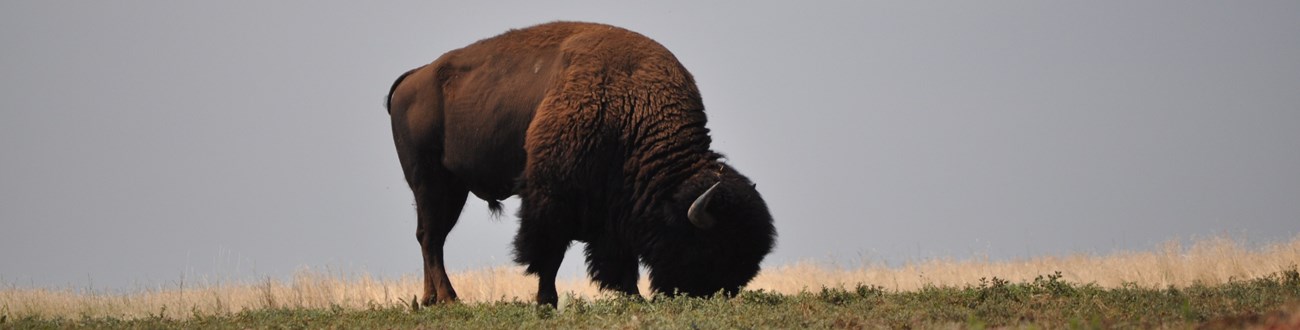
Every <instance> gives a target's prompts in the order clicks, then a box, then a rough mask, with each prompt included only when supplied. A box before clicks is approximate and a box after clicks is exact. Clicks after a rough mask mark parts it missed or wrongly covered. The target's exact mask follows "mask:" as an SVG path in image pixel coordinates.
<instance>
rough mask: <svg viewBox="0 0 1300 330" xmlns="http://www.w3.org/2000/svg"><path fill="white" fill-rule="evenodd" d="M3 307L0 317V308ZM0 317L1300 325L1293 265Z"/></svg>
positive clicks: (291, 323) (223, 322) (439, 324)
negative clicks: (1243, 273) (1144, 278)
mask: <svg viewBox="0 0 1300 330" xmlns="http://www.w3.org/2000/svg"><path fill="white" fill-rule="evenodd" d="M0 315H3V313H0ZM158 315H160V316H154V317H145V318H137V319H130V320H126V319H117V318H90V317H87V318H81V319H67V318H49V319H45V318H37V317H25V318H22V319H5V320H3V321H0V328H10V327H13V328H81V327H86V328H105V327H111V328H226V329H244V328H509V329H514V328H656V329H657V328H737V327H738V328H771V327H775V328H804V327H813V328H882V327H883V328H908V327H925V328H932V327H948V326H957V327H975V328H981V327H999V326H1039V327H1049V328H1058V327H1072V328H1074V327H1084V328H1098V327H1122V328H1132V327H1138V328H1152V327H1189V326H1197V325H1206V326H1210V327H1216V328H1217V327H1230V328H1238V327H1242V326H1247V325H1270V324H1271V325H1288V326H1290V327H1300V273H1297V271H1296V270H1295V268H1292V269H1291V270H1287V271H1283V272H1279V273H1274V274H1271V275H1268V276H1264V277H1261V278H1257V279H1251V280H1233V281H1228V282H1227V283H1223V284H1217V285H1200V284H1194V285H1191V286H1187V287H1183V288H1177V287H1172V286H1171V287H1169V288H1165V289H1157V288H1143V287H1139V286H1137V285H1125V286H1121V287H1118V288H1103V287H1100V286H1097V285H1092V284H1086V285H1085V284H1076V283H1068V282H1065V281H1062V280H1061V275H1060V273H1055V274H1050V275H1046V276H1039V277H1037V278H1036V279H1034V280H1032V281H1026V282H1018V283H1011V282H1008V281H1005V280H1002V279H998V278H992V279H987V280H981V281H980V282H979V283H978V284H975V285H966V286H962V287H935V286H928V287H924V288H922V289H920V290H915V291H902V292H894V291H889V290H886V289H884V288H882V287H879V286H863V285H859V286H855V287H850V288H822V289H820V290H815V291H811V292H808V291H805V292H801V293H797V294H780V293H772V292H766V291H762V290H759V291H749V292H745V293H742V294H741V295H739V296H737V297H735V298H723V297H714V298H708V299H692V298H663V297H659V298H656V299H654V300H653V301H644V300H641V299H626V298H611V299H597V300H586V299H581V298H577V299H564V300H563V301H562V302H561V307H560V308H559V309H552V308H549V307H538V306H534V305H533V304H531V303H526V302H517V301H516V302H488V303H470V304H452V305H444V306H435V307H432V308H424V309H419V310H412V309H411V308H410V307H407V306H399V305H392V306H372V307H371V308H369V309H361V310H357V309H349V308H342V307H334V308H322V309H256V310H245V311H242V312H238V313H229V314H222V315H204V314H203V313H199V312H197V311H196V312H195V315H192V316H190V317H188V318H186V319H183V320H182V319H177V318H170V317H166V316H161V315H167V313H165V311H160V312H159V313H158Z"/></svg>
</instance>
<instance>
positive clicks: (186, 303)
mask: <svg viewBox="0 0 1300 330" xmlns="http://www.w3.org/2000/svg"><path fill="white" fill-rule="evenodd" d="M1297 264H1300V237H1297V238H1293V239H1291V240H1289V241H1285V242H1279V243H1274V244H1269V245H1263V246H1258V247H1247V246H1245V245H1244V244H1242V243H1240V242H1237V241H1234V240H1232V239H1227V238H1207V239H1201V240H1197V241H1194V242H1191V243H1189V244H1180V243H1178V242H1176V241H1171V242H1169V243H1166V244H1164V245H1162V246H1161V247H1160V248H1158V249H1155V250H1151V251H1129V252H1118V253H1113V254H1108V255H1090V254H1074V255H1062V256H1041V257H1035V258H1029V259H1023V260H1008V261H990V260H980V259H969V260H955V259H933V260H923V261H917V262H909V263H905V264H902V265H896V266H888V265H883V264H870V263H866V264H861V265H854V266H835V265H827V264H824V263H818V262H812V261H809V262H800V263H794V264H789V265H780V266H776V267H769V268H766V269H764V270H763V271H762V272H761V273H760V274H759V276H758V277H757V278H755V279H754V280H753V282H751V283H750V285H749V286H748V287H746V291H747V292H746V293H744V294H742V295H741V296H740V297H738V298H733V299H727V298H725V297H715V298H712V299H701V300H700V301H698V302H692V300H690V299H685V300H684V298H660V297H656V298H655V299H653V300H652V301H651V302H648V303H643V302H639V300H635V299H633V300H628V299H625V298H620V297H612V296H609V295H607V294H604V293H602V292H600V291H599V290H597V289H596V288H595V287H594V286H593V285H592V284H591V283H589V282H587V281H586V280H585V279H568V280H562V281H561V282H560V283H558V287H559V290H560V292H561V295H562V296H565V297H564V299H562V302H561V305H562V306H561V309H560V311H552V312H538V310H539V307H535V306H532V305H531V303H529V301H531V297H532V295H533V294H534V290H535V288H536V280H535V278H533V277H528V276H525V275H523V271H522V268H520V267H514V266H502V267H495V268H487V269H479V270H472V271H465V272H460V273H454V274H452V275H451V277H452V282H453V283H454V284H455V285H456V289H457V292H458V293H459V295H460V298H461V300H462V301H463V303H462V304H456V306H435V307H431V308H424V309H419V310H420V311H431V312H426V313H434V314H419V313H413V311H415V310H416V309H412V308H411V302H412V299H413V298H414V297H413V296H414V295H416V294H418V293H419V292H420V291H421V281H420V278H418V277H417V274H411V275H407V276H403V277H400V278H380V277H375V276H370V275H367V274H356V273H344V272H332V271H313V270H301V271H299V272H298V273H297V274H295V275H294V276H293V277H292V278H291V279H288V280H278V279H272V278H266V279H263V280H257V281H247V282H238V281H229V282H207V281H190V282H173V283H169V284H168V285H167V286H166V287H159V288H156V289H140V290H136V291H132V292H126V293H104V292H94V291H90V290H86V289H82V288H72V287H69V288H24V287H20V286H17V285H14V284H10V283H3V288H0V327H5V325H4V322H17V321H16V320H25V321H28V322H38V323H37V324H43V323H40V322H54V323H53V325H54V326H56V327H64V326H69V324H65V323H60V322H72V321H74V320H81V322H86V321H87V320H91V321H93V320H98V321H95V322H110V323H107V324H100V323H89V324H88V325H89V326H91V327H98V326H106V325H107V326H115V325H116V324H117V323H113V322H163V321H165V322H182V323H163V324H161V325H162V326H183V327H191V326H193V325H194V324H189V323H183V322H207V321H212V320H214V318H215V320H218V321H219V320H222V318H235V319H238V318H239V317H249V315H262V316H264V317H270V318H271V320H277V318H278V317H287V318H288V320H297V319H299V318H302V317H304V316H302V315H299V314H294V313H295V312H292V311H298V312H297V313H307V314H308V316H306V317H307V318H308V319H310V318H311V315H315V314H311V313H326V314H329V313H334V314H330V315H336V314H337V315H353V316H351V317H353V318H356V317H358V316H356V315H368V316H364V317H361V318H363V319H368V318H369V317H374V315H386V314H383V313H399V314H402V313H405V314H402V315H406V314H414V315H424V316H421V317H424V318H430V317H432V318H435V319H436V315H442V314H439V313H453V314H454V313H462V314H464V313H468V314H466V315H475V313H480V312H482V313H488V314H489V315H497V314H507V315H513V314H512V313H524V314H527V313H542V314H538V315H542V316H545V315H554V313H556V312H563V310H564V309H565V308H566V306H567V308H569V309H575V308H578V309H579V310H582V311H584V313H592V311H600V310H604V309H608V308H615V307H609V305H611V304H612V305H613V306H624V305H629V304H631V305H634V307H618V308H622V309H618V312H615V314H613V315H620V316H627V315H625V314H621V313H633V315H632V318H631V320H636V319H637V317H636V316H637V315H641V317H642V319H641V320H640V321H639V322H633V323H626V324H625V323H617V324H615V323H573V324H567V325H577V326H581V325H587V326H593V325H594V324H600V326H599V327H605V326H610V325H618V326H619V327H628V326H631V327H637V326H636V325H648V326H651V327H657V326H672V325H674V324H676V325H683V324H681V323H671V322H669V323H645V322H649V320H651V319H654V317H655V315H656V314H654V313H651V312H646V313H648V314H636V312H635V311H638V310H642V309H646V308H649V309H650V310H659V309H656V308H655V307H654V305H656V304H660V303H664V304H666V305H664V306H665V307H663V308H661V309H665V310H671V309H673V308H687V309H689V308H688V307H689V306H695V305H701V306H711V307H708V308H724V309H725V308H738V309H744V307H745V304H747V303H751V302H758V304H759V306H763V302H768V303H771V302H773V301H776V302H779V303H790V304H796V305H797V304H804V305H797V306H787V307H791V308H796V307H798V306H804V307H798V308H810V307H808V306H814V307H816V306H815V305H816V304H813V305H807V304H811V302H816V303H819V304H829V305H827V306H824V307H823V310H822V311H823V312H828V313H829V312H832V311H835V312H834V313H840V314H833V315H832V316H834V315H841V314H844V313H847V314H846V315H854V310H853V309H851V308H850V309H848V310H840V309H837V308H848V307H846V306H857V305H862V306H865V307H862V308H866V310H861V311H859V312H861V313H863V314H862V315H867V314H871V312H870V311H872V310H873V309H872V308H876V309H874V310H875V312H874V313H881V312H882V311H883V310H881V309H879V308H877V307H871V306H882V305H881V304H885V305H889V304H890V301H893V300H891V299H900V300H899V301H904V302H906V301H913V300H917V299H919V300H924V301H930V303H937V304H944V303H945V302H947V303H952V304H955V305H953V306H949V307H954V308H959V310H956V311H949V312H935V313H938V314H932V313H931V312H918V311H911V314H906V315H914V316H915V315H922V316H924V315H930V316H935V315H938V316H936V317H939V318H937V319H927V318H926V317H921V318H919V319H917V318H915V317H914V318H911V319H903V320H892V321H890V320H885V319H878V318H868V319H853V318H847V319H844V318H841V321H842V320H850V321H853V322H849V323H845V324H837V323H806V322H805V323H774V324H771V323H768V324H766V325H775V326H777V327H786V326H809V325H813V326H832V327H863V326H870V325H872V324H876V325H882V326H889V327H895V326H905V327H906V326H915V325H922V326H924V325H956V326H959V327H964V326H982V325H985V324H986V323H985V322H993V323H991V324H999V325H1009V324H1021V323H1020V322H1023V321H1024V320H1026V318H1025V316H1024V315H1020V316H1016V315H1003V316H998V315H1000V314H996V313H995V314H987V313H984V314H980V313H977V312H978V311H979V308H980V307H979V306H984V305H982V304H986V303H990V302H989V301H986V300H985V299H986V298H988V297H1003V296H1005V298H1006V299H1009V300H1008V301H1006V302H998V303H1008V304H1029V305H1025V306H1021V307H1016V306H1019V305H1008V306H1006V308H1009V309H1010V310H1011V312H1012V313H1014V312H1015V311H1016V310H1017V308H1019V309H1020V310H1023V312H1026V313H1042V312H1043V311H1042V309H1043V308H1048V309H1050V308H1054V307H1052V306H1057V305H1055V304H1059V306H1057V307H1055V308H1060V309H1064V310H1061V311H1056V312H1058V313H1061V315H1060V316H1059V317H1060V318H1059V319H1057V318H1046V319H1043V318H1041V317H1040V318H1038V319H1039V320H1040V321H1042V320H1048V322H1049V323H1048V324H1056V325H1063V324H1060V323H1051V322H1055V321H1060V322H1065V321H1069V322H1084V323H1080V324H1083V325H1089V324H1091V325H1097V326H1114V325H1117V323H1111V322H1112V321H1114V320H1111V319H1124V316H1114V315H1111V314H1105V313H1104V312H1105V308H1107V307H1105V306H1107V305H1111V307H1110V309H1118V310H1119V311H1114V310H1112V311H1110V312H1125V311H1127V312H1131V313H1133V314H1134V315H1139V316H1140V315H1143V314H1145V313H1148V312H1149V313H1152V314H1151V315H1160V313H1161V312H1160V311H1159V308H1160V307H1159V306H1161V305H1160V303H1159V302H1158V301H1160V300H1161V299H1173V300H1171V301H1172V302H1169V304H1171V305H1169V306H1171V307H1168V308H1169V309H1172V311H1169V313H1172V314H1170V315H1172V316H1170V317H1173V318H1175V319H1176V320H1181V321H1187V322H1191V323H1186V324H1190V325H1195V324H1199V322H1204V321H1210V320H1215V319H1220V318H1222V317H1231V316H1232V315H1238V314H1241V315H1247V316H1240V315H1238V316H1240V317H1246V318H1247V319H1250V315H1254V316H1253V317H1255V318H1259V317H1261V316H1260V315H1268V314H1261V313H1267V312H1276V313H1283V314H1275V315H1273V316H1272V317H1273V319H1278V318H1282V319H1283V321H1286V320H1290V321H1291V322H1300V318H1297V317H1300V314H1298V313H1297V312H1300V308H1297V305H1296V304H1298V303H1300V279H1296V278H1295V277H1297V275H1296V265H1297ZM647 285H648V283H646V281H645V280H644V279H643V280H642V283H641V286H642V292H643V293H648V292H649V290H648V288H647ZM999 288H1001V289H999ZM1062 288H1064V289H1062ZM945 290H947V291H945ZM997 290H1003V291H1005V292H1004V293H1006V294H1005V295H1003V296H999V295H997V294H994V295H992V296H990V292H992V293H998V292H1003V291H997ZM1089 290H1091V291H1089ZM1197 290H1202V291H1204V293H1201V294H1199V295H1192V294H1190V293H1191V292H1201V291H1197ZM1251 290H1256V291H1251ZM944 292H947V293H944ZM1044 292H1046V293H1048V295H1047V296H1042V295H1040V294H1042V293H1044ZM1061 292H1070V293H1078V292H1093V293H1094V295H1093V296H1090V297H1091V298H1088V299H1090V300H1086V301H1061V302H1056V301H1055V300H1053V299H1055V298H1059V297H1058V296H1057V295H1056V294H1059V293H1061ZM1125 292H1128V293H1125ZM936 294H937V295H936ZM1018 294H1019V295H1022V296H1018ZM1124 294H1130V295H1139V296H1140V295H1143V294H1150V295H1155V296H1153V297H1155V298H1151V299H1152V300H1151V302H1149V303H1146V302H1142V301H1143V299H1130V298H1115V299H1120V301H1121V302H1109V303H1108V302H1107V301H1108V300H1105V299H1111V298H1104V297H1111V296H1114V295H1118V296H1120V297H1123V296H1124ZM1170 295H1173V296H1172V298H1170V297H1169V296H1170ZM839 296H844V297H848V298H844V297H840V298H836V297H839ZM1069 296H1070V297H1073V298H1075V299H1081V298H1079V297H1078V295H1077V294H1075V295H1069ZM1186 296H1195V297H1201V298H1204V299H1210V300H1205V301H1195V300H1190V299H1191V298H1186ZM828 297H829V298H828ZM926 297H929V298H926ZM1043 297H1046V298H1043ZM1179 297H1183V298H1179ZM1214 297H1218V298H1214ZM977 298H978V299H977ZM1103 298H1104V299H1103ZM828 299H829V300H828ZM854 299H857V300H854ZM927 299H929V300H927ZM967 299H977V300H972V301H974V302H978V304H976V303H974V302H972V301H967ZM1043 299H1047V300H1043ZM1124 299H1129V300H1132V301H1130V302H1128V303H1129V304H1137V305H1119V306H1113V305H1114V304H1121V303H1122V302H1123V301H1127V300H1124ZM1178 299H1183V300H1178ZM1238 300H1241V301H1238ZM728 301H731V302H728ZM736 301H739V302H736ZM810 301H811V302H810ZM1180 301H1181V302H1180ZM1094 303H1095V304H1094ZM683 304H684V305H683ZM737 304H739V305H737ZM855 304H857V305H855ZM896 304H901V305H900V306H907V305H906V303H903V302H896ZM1070 304H1094V305H1097V306H1102V307H1096V306H1094V305H1088V306H1093V307H1089V308H1102V309H1101V311H1102V312H1098V313H1101V314H1069V313H1068V312H1069V311H1071V310H1073V311H1079V310H1080V309H1079V308H1082V307H1077V306H1076V307H1068V306H1072V305H1070ZM1148 304H1151V306H1147V305H1148ZM1180 304H1181V305H1180ZM573 306H583V307H573ZM602 306H603V307H602ZM647 306H649V307H647ZM674 306H676V307H674ZM681 306H687V307H681ZM728 306H730V307H728ZM945 306H946V305H945ZM1124 306H1128V307H1124ZM1143 306H1146V307H1143ZM986 307H987V306H986ZM512 308H516V309H519V310H523V311H527V312H519V311H516V310H514V309H512ZM627 308H632V309H631V310H632V311H633V312H628V310H627ZM926 308H931V307H926ZM935 308H939V307H935ZM943 308H947V307H942V308H940V309H939V310H940V311H943V310H946V309H943ZM960 308H968V309H969V311H968V312H969V313H974V314H968V315H963V314H962V313H964V312H962V311H961V310H960ZM999 308H1001V307H999ZM1142 308H1153V310H1151V311H1143V310H1141V309H1142ZM1202 308H1203V309H1204V310H1203V311H1202V310H1201V309H1202ZM1216 308H1218V309H1216ZM616 309H617V308H616ZM815 309H816V308H814V310H815ZM1083 310H1086V308H1085V309H1083ZM286 311H289V312H286ZM455 311H462V312H455ZM1197 311H1201V312H1200V314H1188V313H1193V312H1197ZM815 312H816V311H814V312H805V313H804V314H803V315H804V316H803V317H805V318H806V317H815V318H816V319H817V320H821V321H826V320H823V319H825V318H826V317H830V316H817V315H818V314H816V313H815ZM267 313H271V314H270V315H271V316H266V315H267ZM275 313H289V314H288V315H287V316H285V315H280V314H275ZM367 313H371V314H367ZM373 313H379V314H373ZM546 313H551V314H546ZM809 313H812V314H809ZM916 313H920V314H916ZM945 313H952V314H953V315H949V314H945ZM429 315H435V316H429ZM454 315H461V314H454ZM890 315H896V313H895V314H890ZM990 315H992V316H998V317H1005V320H1010V321H1009V322H1011V323H1004V322H999V321H997V320H1004V318H992V319H989V317H990ZM1070 315H1073V316H1070ZM1089 315H1090V316H1089ZM1122 315H1127V314H1122ZM1279 315H1281V316H1279ZM462 316H463V315H462ZM480 316H482V315H480ZM533 316H537V315H533ZM841 316H843V315H841ZM1040 316H1041V315H1040ZM1085 316H1086V317H1085ZM482 317H486V318H487V319H490V318H491V317H490V316H482ZM503 317H505V316H503ZM510 317H523V316H519V315H515V316H509V317H506V320H508V319H509V318H510ZM972 317H974V318H972ZM1070 317H1074V318H1070ZM398 318H400V317H398ZM796 318H797V317H796ZM384 319H387V318H384ZM471 319H478V318H471ZM599 319H601V320H604V318H599ZM6 320H7V321H6ZM204 320H206V321H204ZM417 320H418V319H417ZM953 320H956V321H955V322H956V323H952V322H949V321H953ZM989 320H992V321H989ZM1017 320H1019V321H1017ZM1028 320H1030V321H1033V320H1035V318H1033V317H1030V318H1029V319H1028ZM661 321H662V320H661ZM670 321H671V319H670ZM886 321H890V322H886ZM932 321H938V323H930V322H932ZM1156 321H1157V322H1155V323H1150V324H1147V323H1141V322H1139V323H1118V324H1121V325H1122V324H1129V325H1133V324H1144V325H1168V324H1167V323H1166V322H1164V321H1165V320H1164V319H1160V320H1156ZM272 322H274V321H272ZM377 322H383V321H382V320H381V321H377ZM692 322H694V321H692ZM846 322H847V321H846ZM900 322H901V323H900ZM909 322H910V323H909ZM918 322H919V323H918ZM1098 322H1100V323H1098ZM128 324H129V323H128ZM217 324H223V323H220V322H217ZM259 324H260V323H253V324H252V326H253V327H259ZM345 324H352V325H358V326H362V327H372V326H382V325H385V324H384V323H364V322H363V323H359V324H356V323H345ZM414 324H415V325H416V326H421V325H420V324H423V323H419V322H416V323H414ZM472 324H473V325H480V326H492V325H493V323H472ZM510 324H518V323H502V324H498V325H505V326H507V327H508V325H510ZM690 324H696V323H690ZM738 324H739V325H742V326H743V325H745V323H728V324H726V325H731V326H736V325H738ZM764 324H765V323H759V324H749V325H764ZM1030 324H1033V323H1030ZM1072 324H1073V323H1072ZM1178 324H1183V323H1178ZM29 325H30V324H29ZM45 325H50V324H45ZM71 325H73V326H75V325H76V324H75V323H74V324H71ZM202 325H211V324H208V323H203V324H202ZM227 325H229V324H227ZM261 325H265V324H261ZM339 325H340V324H339V323H327V324H318V323H304V324H301V326H304V327H318V326H339ZM462 325H471V324H462ZM536 325H539V326H556V325H566V324H557V323H536ZM1295 325H1300V323H1295ZM140 326H142V327H154V326H159V324H150V323H145V324H143V325H140ZM246 326H249V324H246V323H245V324H243V325H240V326H230V327H246ZM402 327H404V326H402Z"/></svg>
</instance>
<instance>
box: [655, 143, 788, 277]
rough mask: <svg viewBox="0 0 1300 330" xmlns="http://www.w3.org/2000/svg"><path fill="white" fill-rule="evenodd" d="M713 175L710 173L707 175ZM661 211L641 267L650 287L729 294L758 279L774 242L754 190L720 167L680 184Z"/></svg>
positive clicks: (760, 199) (764, 208)
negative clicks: (661, 213)
mask: <svg viewBox="0 0 1300 330" xmlns="http://www.w3.org/2000/svg"><path fill="white" fill-rule="evenodd" d="M708 172H714V171H708ZM667 204H668V205H666V206H665V209H664V211H663V212H664V213H666V214H664V215H663V216H662V218H663V219H665V220H666V221H663V222H661V223H660V225H659V226H656V227H657V228H655V229H654V230H652V232H654V235H653V237H651V241H650V242H649V244H648V249H647V251H643V253H642V254H641V255H642V262H644V263H645V264H646V266H647V268H649V271H650V274H649V275H650V286H651V288H652V289H654V290H655V291H656V292H661V293H665V294H670V295H672V294H679V293H680V294H686V295H691V296H706V295H712V294H714V293H717V292H719V291H722V292H724V293H727V294H735V293H737V292H739V291H740V288H741V287H742V286H744V285H745V284H747V283H749V281H750V280H751V279H753V278H754V276H755V275H757V274H758V270H759V263H760V262H762V261H763V257H764V256H766V255H767V254H768V253H769V252H771V250H772V247H773V245H774V244H775V240H776V229H775V228H774V227H773V226H772V215H771V214H770V213H769V212H768V209H767V204H766V203H764V202H763V197H762V196H760V195H759V193H758V190H757V189H756V186H755V185H754V184H753V183H752V182H750V181H749V179H748V178H746V177H745V176H744V175H741V174H740V173H739V172H736V171H735V170H734V169H732V168H730V167H728V166H723V167H722V168H721V170H720V171H717V172H715V173H700V174H698V175H695V176H693V177H692V178H690V179H688V180H687V181H686V182H685V183H683V184H682V185H681V186H680V187H679V188H678V190H677V192H676V193H675V194H674V196H673V198H672V201H671V202H670V203H667Z"/></svg>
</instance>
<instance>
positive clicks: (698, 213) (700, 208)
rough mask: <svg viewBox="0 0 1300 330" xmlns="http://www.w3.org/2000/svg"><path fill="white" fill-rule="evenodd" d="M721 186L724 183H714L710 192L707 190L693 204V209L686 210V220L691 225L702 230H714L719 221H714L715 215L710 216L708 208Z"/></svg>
mask: <svg viewBox="0 0 1300 330" xmlns="http://www.w3.org/2000/svg"><path fill="white" fill-rule="evenodd" d="M720 184H722V182H718V183H714V184H713V186H710V187H709V189H708V190H705V191H704V193H703V194H700V197H696V198H695V202H693V203H691V208H689V209H687V210H686V218H687V219H690V220H691V224H693V225H695V227H697V228H700V229H709V228H713V225H714V224H715V223H717V221H716V220H714V218H713V215H712V214H709V211H708V208H709V201H711V200H713V195H714V194H716V193H717V190H718V185H720Z"/></svg>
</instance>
